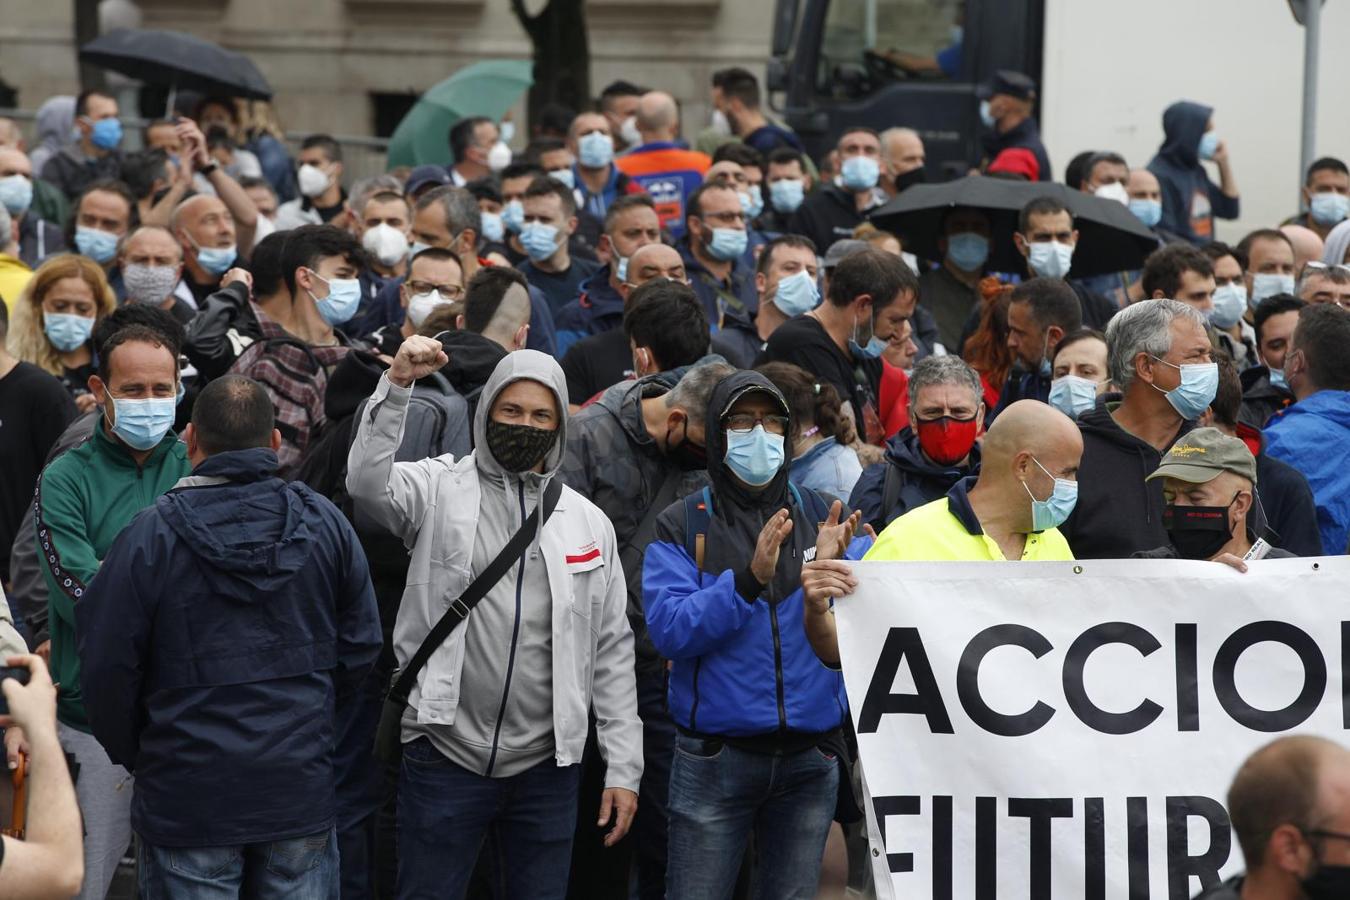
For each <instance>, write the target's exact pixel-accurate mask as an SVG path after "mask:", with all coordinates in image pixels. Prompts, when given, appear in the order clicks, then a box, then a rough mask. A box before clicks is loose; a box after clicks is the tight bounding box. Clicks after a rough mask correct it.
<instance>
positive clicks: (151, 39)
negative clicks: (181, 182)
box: [80, 28, 272, 112]
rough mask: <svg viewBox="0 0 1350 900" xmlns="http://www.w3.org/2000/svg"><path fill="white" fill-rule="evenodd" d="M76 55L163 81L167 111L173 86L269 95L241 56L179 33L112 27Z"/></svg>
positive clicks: (131, 74)
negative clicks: (167, 100) (167, 94)
mask: <svg viewBox="0 0 1350 900" xmlns="http://www.w3.org/2000/svg"><path fill="white" fill-rule="evenodd" d="M80 59H81V60H82V61H84V62H88V63H92V64H94V65H96V66H102V67H103V68H105V69H109V70H111V71H113V72H118V73H120V74H122V75H126V76H127V77H128V78H135V79H137V80H139V81H145V82H149V83H150V84H167V85H168V86H169V87H170V91H169V110H170V112H172V111H173V94H174V92H176V91H177V90H178V89H179V88H188V89H190V90H195V91H201V92H202V93H205V94H225V95H227V96H230V97H246V98H248V99H250V100H270V99H272V86H271V85H269V84H268V83H267V79H266V78H264V77H263V76H262V73H261V72H259V71H258V67H257V66H255V65H254V64H253V61H252V60H251V59H249V58H248V57H247V56H244V55H243V54H242V53H235V52H234V51H233V50H226V49H225V48H224V47H221V46H219V45H217V44H213V43H211V42H210V41H204V40H202V39H201V38H199V37H194V36H193V35H190V34H184V33H183V32H181V31H160V30H156V29H151V28H118V29H116V30H114V31H109V32H108V33H107V34H101V35H99V36H98V37H96V38H94V39H93V40H92V41H90V42H89V43H87V44H85V45H84V46H83V47H81V48H80Z"/></svg>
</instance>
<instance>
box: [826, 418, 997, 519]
mask: <svg viewBox="0 0 1350 900" xmlns="http://www.w3.org/2000/svg"><path fill="white" fill-rule="evenodd" d="M892 469H894V471H895V474H894V475H893V476H892V477H893V478H897V479H899V488H900V490H899V492H898V495H897V496H896V501H895V504H894V505H893V506H891V507H890V508H889V509H887V508H885V507H886V503H885V498H886V475H887V474H888V473H889V472H890V471H891V470H892ZM979 472H980V445H979V444H978V443H977V444H976V445H975V446H974V447H971V448H970V462H969V463H968V464H967V465H964V466H960V465H955V466H943V465H939V464H937V463H935V462H933V461H932V460H931V459H929V458H928V457H927V456H925V455H924V453H923V449H922V448H921V447H920V446H919V436H918V435H917V434H915V433H914V426H913V425H906V426H905V427H904V428H903V429H901V430H900V433H899V434H897V435H895V436H894V437H892V438H891V439H890V440H888V441H887V442H886V458H885V459H884V460H882V461H881V462H879V463H874V464H872V465H870V466H868V467H867V468H866V469H864V470H863V473H862V477H861V478H859V479H858V483H857V484H855V485H854V486H853V494H852V495H851V496H850V497H849V498H848V505H849V507H850V508H852V509H855V510H859V511H861V512H862V515H863V518H862V520H863V522H865V523H867V524H868V525H871V526H872V527H873V528H874V529H875V530H876V532H877V534H881V532H882V530H883V529H885V527H886V526H887V525H889V524H891V523H892V522H894V521H895V520H896V519H898V518H900V517H901V516H903V515H904V514H905V513H907V512H909V511H910V510H911V509H918V508H919V507H920V506H923V505H924V504H925V503H932V502H933V501H934V500H939V499H941V498H943V497H945V496H947V492H948V491H950V490H951V489H952V485H954V484H956V483H957V482H958V481H960V480H961V479H962V478H965V477H966V476H968V475H978V474H979Z"/></svg>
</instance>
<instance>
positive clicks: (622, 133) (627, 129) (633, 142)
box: [619, 116, 642, 147]
mask: <svg viewBox="0 0 1350 900" xmlns="http://www.w3.org/2000/svg"><path fill="white" fill-rule="evenodd" d="M619 137H620V138H622V139H623V142H624V143H625V144H627V145H628V146H630V147H636V146H638V145H639V144H641V143H642V132H640V131H638V129H637V116H629V117H628V118H626V119H624V120H623V124H621V125H620V126H619Z"/></svg>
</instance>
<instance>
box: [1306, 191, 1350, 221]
mask: <svg viewBox="0 0 1350 900" xmlns="http://www.w3.org/2000/svg"><path fill="white" fill-rule="evenodd" d="M1308 214H1309V215H1311V216H1312V219H1313V221H1314V222H1316V223H1317V224H1318V225H1323V226H1331V225H1336V224H1338V223H1339V222H1340V221H1341V220H1342V219H1344V218H1345V217H1346V216H1347V215H1350V197H1347V196H1346V195H1345V194H1337V193H1336V192H1335V191H1322V192H1321V193H1319V194H1313V195H1312V200H1311V201H1310V202H1309V203H1308Z"/></svg>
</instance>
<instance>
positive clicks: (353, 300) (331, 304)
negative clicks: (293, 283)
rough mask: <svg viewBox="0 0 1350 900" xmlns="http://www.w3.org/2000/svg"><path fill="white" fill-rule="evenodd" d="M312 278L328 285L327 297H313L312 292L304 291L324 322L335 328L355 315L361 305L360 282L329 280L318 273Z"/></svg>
mask: <svg viewBox="0 0 1350 900" xmlns="http://www.w3.org/2000/svg"><path fill="white" fill-rule="evenodd" d="M311 271H312V270H311ZM314 277H315V278H317V279H319V280H320V281H322V282H323V283H324V284H326V285H328V296H327V297H315V296H314V294H313V293H312V292H309V291H306V293H308V294H309V298H310V299H311V300H313V301H314V306H315V307H316V308H317V309H318V310H319V315H320V316H321V317H322V318H323V320H324V321H325V322H327V323H328V324H329V325H331V326H333V327H337V326H338V325H341V324H343V323H344V322H346V321H348V320H349V319H351V317H352V316H354V315H356V308H357V307H358V306H360V305H361V282H360V281H359V280H358V279H356V278H333V279H331V280H330V279H328V278H324V277H323V276H322V275H320V274H319V273H318V272H314Z"/></svg>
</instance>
